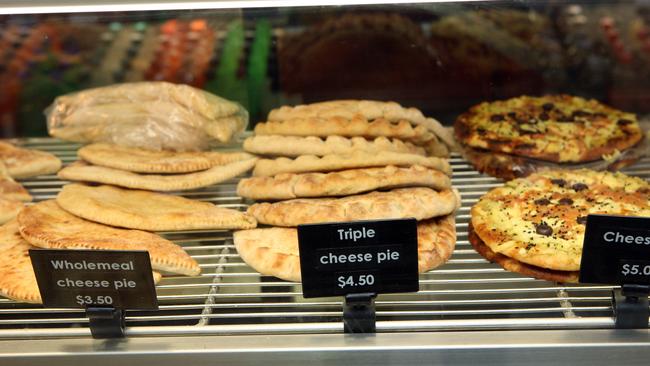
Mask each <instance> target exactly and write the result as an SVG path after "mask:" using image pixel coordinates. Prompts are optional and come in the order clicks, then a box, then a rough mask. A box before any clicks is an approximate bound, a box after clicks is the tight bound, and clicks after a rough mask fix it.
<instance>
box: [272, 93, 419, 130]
mask: <svg viewBox="0 0 650 366" xmlns="http://www.w3.org/2000/svg"><path fill="white" fill-rule="evenodd" d="M357 116H362V117H364V118H366V119H368V120H373V119H380V118H382V119H386V120H388V121H391V122H396V121H400V120H406V121H409V122H411V123H413V124H416V125H417V124H422V123H424V121H425V120H426V117H424V115H423V114H422V112H420V111H419V110H418V109H416V108H405V107H402V106H401V105H399V104H398V103H395V102H381V101H374V100H351V99H349V100H332V101H327V102H319V103H312V104H302V105H297V106H282V107H280V108H276V109H273V110H271V112H269V115H268V120H269V121H285V120H288V119H295V118H332V117H342V118H347V119H353V118H355V117H357Z"/></svg>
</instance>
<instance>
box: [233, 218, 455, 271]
mask: <svg viewBox="0 0 650 366" xmlns="http://www.w3.org/2000/svg"><path fill="white" fill-rule="evenodd" d="M233 239H234V242H235V248H236V249H237V253H239V255H240V256H241V258H242V260H243V261H244V262H246V264H248V265H249V266H251V267H252V268H253V269H255V270H256V271H258V272H260V273H261V274H263V275H266V276H274V277H278V278H280V279H283V280H286V281H293V282H300V280H301V278H300V257H299V251H298V230H297V229H296V228H280V227H273V228H265V229H251V230H241V231H236V232H235V233H234V237H233ZM455 245H456V228H455V218H454V215H447V216H443V217H438V218H435V219H429V220H425V221H420V222H418V270H419V272H420V273H422V272H427V271H430V270H432V269H434V268H436V267H439V266H441V265H442V264H444V263H445V262H447V260H448V259H449V257H450V256H451V253H452V252H453V250H454V247H455Z"/></svg>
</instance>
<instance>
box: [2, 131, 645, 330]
mask: <svg viewBox="0 0 650 366" xmlns="http://www.w3.org/2000/svg"><path fill="white" fill-rule="evenodd" d="M20 142H21V143H22V144H23V145H24V146H26V147H28V148H33V149H40V150H44V151H48V152H51V153H53V154H55V155H57V156H58V157H59V158H61V159H62V160H63V162H64V164H68V163H71V162H72V161H74V160H76V150H77V148H78V147H79V146H78V145H76V144H71V143H64V142H60V141H57V140H53V139H47V138H44V139H28V140H22V141H20ZM235 148H237V146H235V145H233V146H228V147H225V149H235ZM451 164H452V166H453V169H454V175H453V179H452V180H453V184H454V186H455V187H457V188H458V189H459V190H460V192H461V194H462V197H463V198H462V207H461V208H460V209H459V211H458V216H457V232H458V242H457V245H456V249H455V251H454V253H453V256H452V257H451V260H450V261H449V262H448V263H447V264H445V265H444V266H442V267H440V268H438V269H435V270H433V271H431V272H429V273H425V274H422V275H421V276H420V291H419V292H418V293H410V294H399V295H380V296H379V297H378V298H377V301H376V308H377V321H378V322H377V329H378V331H379V332H399V331H434V330H435V331H452V330H453V331H462V330H477V329H499V330H506V329H531V330H534V329H576V328H611V327H612V326H613V319H612V309H611V304H610V292H611V289H612V287H611V286H595V285H591V286H590V285H559V284H555V283H551V282H546V281H540V280H535V279H532V278H528V277H524V276H521V275H518V274H514V273H510V272H507V271H504V270H503V269H501V268H500V267H499V266H497V265H495V264H492V263H489V262H487V261H486V260H484V259H483V258H482V257H481V256H479V255H478V254H477V253H476V252H475V251H474V250H473V249H472V247H471V245H470V244H469V242H468V240H467V223H468V220H469V209H470V207H471V206H472V205H473V204H474V203H475V202H476V200H477V199H478V198H479V197H480V196H482V195H483V194H484V193H485V192H487V191H488V190H489V189H491V188H493V187H497V186H499V185H500V184H501V182H500V181H499V180H497V179H495V178H492V177H489V176H486V175H482V174H480V173H478V172H476V171H475V170H474V169H473V168H472V166H471V165H469V164H468V163H467V162H466V161H465V160H464V159H462V158H461V157H459V156H458V155H455V156H452V158H451ZM624 172H626V173H627V174H631V175H636V176H640V177H642V178H644V179H650V158H646V159H644V160H642V161H640V162H638V163H637V164H635V165H633V166H631V167H628V168H627V169H624ZM237 181H238V178H236V179H231V180H229V181H227V182H224V183H221V184H219V185H214V186H211V187H207V188H205V189H200V190H195V191H190V192H176V194H182V195H183V196H185V197H188V198H193V199H198V200H202V201H208V202H213V203H215V204H217V205H219V206H222V207H228V208H233V209H238V210H245V209H246V207H247V204H248V203H249V202H246V201H245V200H243V199H242V198H240V197H238V196H237V195H236V185H237ZM22 184H23V185H24V186H25V187H26V188H28V189H29V191H30V193H31V194H32V195H33V196H34V201H42V200H46V199H52V198H54V197H55V196H56V194H57V192H58V191H59V190H60V188H61V186H62V185H64V184H66V182H64V181H61V180H60V179H58V178H57V177H56V176H53V175H50V176H40V177H37V178H34V179H29V180H25V181H23V182H22ZM162 234H163V235H164V236H165V237H166V238H168V239H170V240H173V241H174V242H176V243H178V244H179V245H181V246H182V247H183V248H184V249H185V250H186V251H187V252H188V253H189V254H190V255H191V256H192V257H194V258H195V259H196V260H197V261H198V262H199V263H200V265H201V268H202V270H203V273H202V274H201V276H199V277H180V276H177V277H165V278H164V279H163V280H162V281H161V282H160V284H159V285H158V286H157V292H158V301H159V303H160V310H159V311H151V312H129V313H127V319H126V320H127V327H128V329H127V334H128V335H197V334H223V335H228V334H284V333H337V332H342V330H343V325H342V322H341V317H342V310H341V298H320V299H304V298H303V297H302V296H301V288H300V284H298V283H290V282H285V281H281V280H279V279H276V278H273V277H268V276H262V275H260V274H259V273H257V272H255V271H254V270H252V269H251V268H250V267H248V266H247V265H246V264H245V263H243V262H242V260H241V259H240V258H239V256H238V255H237V252H236V251H235V249H234V246H233V243H232V235H231V232H228V231H185V232H174V233H171V232H169V233H167V232H165V233H162ZM87 321H88V320H87V318H85V316H84V313H83V311H81V310H76V309H51V308H43V307H41V306H35V305H29V304H22V303H17V302H13V301H11V300H8V299H4V298H0V339H3V338H4V339H6V338H34V337H76V336H86V335H89V334H90V332H89V330H88V328H87Z"/></svg>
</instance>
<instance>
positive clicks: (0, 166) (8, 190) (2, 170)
mask: <svg viewBox="0 0 650 366" xmlns="http://www.w3.org/2000/svg"><path fill="white" fill-rule="evenodd" d="M0 197H2V198H4V199H10V200H18V201H26V202H28V201H31V200H32V196H31V195H30V194H29V192H28V191H27V190H26V189H25V187H23V185H22V184H20V183H18V182H16V181H15V180H14V179H13V178H12V177H11V176H10V175H9V171H8V170H7V167H6V166H5V165H4V163H3V162H2V161H0Z"/></svg>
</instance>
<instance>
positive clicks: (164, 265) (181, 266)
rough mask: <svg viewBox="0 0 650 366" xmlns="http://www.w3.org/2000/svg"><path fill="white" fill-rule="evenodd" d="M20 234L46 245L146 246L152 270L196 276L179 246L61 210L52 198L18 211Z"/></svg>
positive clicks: (192, 263) (196, 266)
mask: <svg viewBox="0 0 650 366" xmlns="http://www.w3.org/2000/svg"><path fill="white" fill-rule="evenodd" d="M18 225H19V230H20V234H21V235H22V236H23V238H25V240H27V241H28V242H29V243H30V244H32V245H34V246H37V247H41V248H48V249H106V250H146V251H148V252H149V256H150V258H151V267H152V268H153V269H155V270H160V271H165V272H172V273H179V274H183V275H187V276H196V275H198V274H200V273H201V268H200V267H199V264H198V263H197V262H196V261H195V260H194V259H193V258H192V257H190V256H189V255H188V254H187V253H186V252H185V251H184V250H183V248H181V247H180V246H178V245H176V244H174V243H172V242H171V241H169V240H166V239H163V238H162V237H160V236H158V235H156V234H153V233H149V232H146V231H140V230H126V229H118V228H114V227H110V226H106V225H101V224H96V223H94V222H91V221H87V220H84V219H82V218H79V217H77V216H74V215H72V214H70V213H68V212H67V211H65V210H63V209H62V208H61V207H60V206H59V205H58V204H57V203H56V201H54V200H48V201H42V202H39V203H37V204H35V205H33V206H29V207H26V208H25V209H23V210H22V211H20V213H19V214H18Z"/></svg>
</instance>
